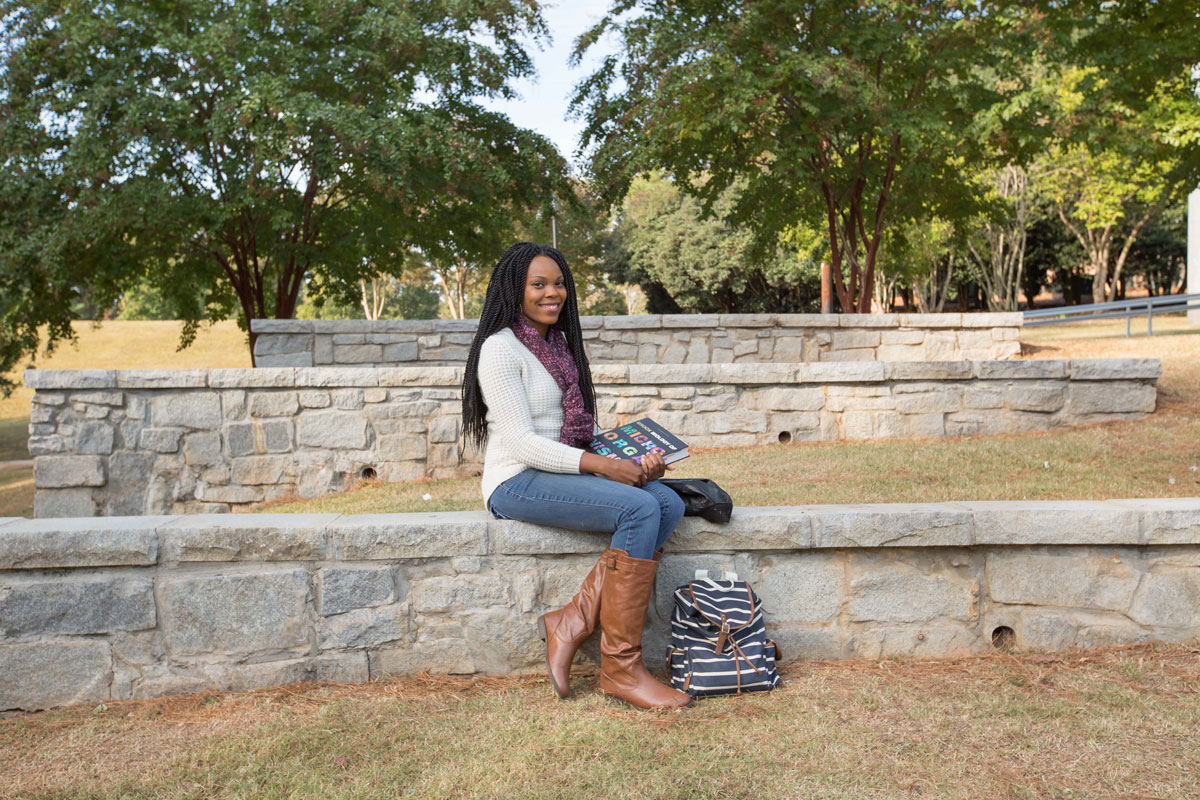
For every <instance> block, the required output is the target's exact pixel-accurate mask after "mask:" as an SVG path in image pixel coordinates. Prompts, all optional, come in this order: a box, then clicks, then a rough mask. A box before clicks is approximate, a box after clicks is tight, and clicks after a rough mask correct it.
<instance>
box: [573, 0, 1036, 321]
mask: <svg viewBox="0 0 1200 800" xmlns="http://www.w3.org/2000/svg"><path fill="white" fill-rule="evenodd" d="M1021 14H1022V11H1021V8H1020V4H1017V3H1009V2H985V3H979V4H975V3H969V4H964V3H958V2H952V0H887V1H886V2H877V3H858V2H849V0H808V2H794V0H747V2H742V3H727V2H721V0H684V1H682V2H664V1H663V0H641V1H639V0H618V1H617V2H615V3H614V4H613V6H612V9H611V11H610V13H609V14H608V16H606V17H605V18H604V19H603V20H602V21H601V22H600V23H598V24H597V25H596V26H595V27H594V28H593V29H592V30H591V31H589V32H588V33H587V34H585V35H584V36H583V37H582V38H581V40H580V41H579V43H578V45H577V50H576V53H577V56H578V55H579V54H581V53H582V52H584V51H586V50H587V48H588V47H589V46H590V45H591V44H592V43H593V42H595V41H597V40H598V39H599V38H600V37H601V36H603V35H605V34H606V33H610V32H611V33H615V34H616V36H617V37H618V38H619V39H620V41H621V47H620V55H614V56H610V57H608V58H606V59H605V61H604V62H603V64H602V65H601V67H600V68H599V69H598V70H596V71H595V72H594V73H593V74H592V75H591V76H590V77H588V78H587V79H585V81H584V82H583V83H581V85H580V86H579V87H578V89H577V92H576V96H575V99H574V102H573V107H574V108H575V109H576V110H577V111H579V112H580V113H581V114H583V115H585V118H586V122H587V126H586V128H585V131H584V144H585V145H590V144H594V145H595V150H594V153H593V156H592V159H591V172H592V175H593V176H595V178H596V180H598V181H603V182H604V183H605V184H606V186H607V187H608V188H607V192H608V196H609V197H610V198H615V197H620V196H621V195H622V194H623V193H624V190H625V189H626V188H627V187H628V186H629V184H630V182H631V181H632V180H633V177H634V176H635V175H637V174H639V173H643V172H646V171H648V170H650V169H653V168H662V169H664V170H665V171H666V172H667V173H668V174H670V175H671V176H673V177H674V178H675V180H676V181H677V182H678V184H679V185H680V186H681V187H682V188H684V189H685V190H686V191H687V192H689V193H691V194H693V195H695V196H696V197H698V198H700V199H701V200H702V202H703V204H704V208H705V210H706V211H711V210H712V208H713V206H714V205H715V204H716V203H717V201H718V199H719V198H720V197H722V195H723V194H724V193H725V192H726V191H728V190H729V189H731V188H732V187H734V186H735V185H739V186H741V191H740V192H739V194H738V199H737V202H736V203H735V204H734V206H733V207H732V209H731V214H730V216H729V218H728V221H729V222H730V223H731V224H734V225H739V226H741V225H747V226H749V227H751V228H752V229H753V230H754V232H755V233H756V249H757V250H758V251H759V252H760V253H770V252H771V251H772V250H773V248H774V247H775V246H776V243H777V241H778V237H779V236H780V235H781V234H782V233H784V232H785V231H787V230H789V229H791V228H793V227H794V226H796V225H797V224H804V223H805V222H806V221H816V220H822V223H821V224H822V226H823V227H824V228H825V229H826V231H827V235H828V240H829V248H830V254H831V261H832V265H833V267H834V269H833V273H834V279H835V289H836V291H837V295H838V299H839V302H840V304H841V307H842V309H843V310H844V311H848V312H849V311H858V312H865V311H868V310H869V308H870V304H871V298H872V295H873V291H874V281H875V269H876V259H877V257H878V253H879V248H880V245H881V243H882V242H883V238H884V234H885V231H886V229H887V226H888V224H889V220H891V219H901V220H902V219H905V218H908V217H909V216H910V214H911V208H912V207H913V206H915V205H918V204H920V203H927V204H933V205H935V206H937V208H936V209H935V210H936V211H938V212H939V215H940V216H942V217H944V218H953V217H954V216H956V215H958V214H960V213H962V212H961V209H962V208H963V207H965V206H966V205H968V204H969V197H967V195H966V192H965V186H964V182H963V181H961V179H960V177H959V174H958V169H957V166H956V165H957V164H959V163H962V162H963V161H964V160H965V161H967V162H968V163H977V164H980V165H983V164H985V162H986V161H987V159H988V158H990V157H991V155H992V151H995V150H998V149H1002V148H991V150H989V149H987V148H984V147H983V146H982V144H983V143H984V142H986V141H987V140H988V138H989V133H988V132H989V131H993V130H994V129H996V126H998V124H999V121H1000V120H1001V115H1000V114H994V113H992V112H993V111H996V110H997V109H998V108H999V107H1000V106H1001V105H1002V103H1003V101H1005V100H1006V98H1007V97H1009V96H1010V95H1016V94H1018V91H1019V89H1020V86H1019V82H1017V81H1007V82H1006V81H1001V80H997V79H996V78H995V76H996V75H1002V74H1007V73H1010V72H1013V73H1014V74H1015V71H1013V70H1006V69H1005V68H1004V63H1005V61H1006V60H1008V59H1017V58H1019V57H1020V55H1021V53H1022V52H1023V47H1024V44H1023V43H1024V41H1025V40H1024V32H1025V29H1024V24H1023V23H1024V20H1023V18H1022V16H1021ZM1008 111H1009V112H1012V113H1009V118H1008V119H1007V120H1006V121H1005V124H1007V125H1014V124H1018V123H1022V124H1023V121H1024V119H1025V118H1024V117H1022V116H1021V115H1020V114H1019V113H1015V112H1014V110H1013V109H1008ZM1012 141H1013V142H1015V141H1016V139H1015V138H1014V139H1013V140H1012Z"/></svg>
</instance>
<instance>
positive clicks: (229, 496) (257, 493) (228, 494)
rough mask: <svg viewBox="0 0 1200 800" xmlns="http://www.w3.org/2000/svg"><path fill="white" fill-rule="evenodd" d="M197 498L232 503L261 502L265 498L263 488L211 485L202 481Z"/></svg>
mask: <svg viewBox="0 0 1200 800" xmlns="http://www.w3.org/2000/svg"><path fill="white" fill-rule="evenodd" d="M196 499H197V500H203V501H205V502H210V503H229V504H232V505H242V504H245V503H260V502H262V500H263V490H262V489H260V488H257V487H251V486H209V485H207V484H204V483H201V484H200V485H199V486H197V487H196Z"/></svg>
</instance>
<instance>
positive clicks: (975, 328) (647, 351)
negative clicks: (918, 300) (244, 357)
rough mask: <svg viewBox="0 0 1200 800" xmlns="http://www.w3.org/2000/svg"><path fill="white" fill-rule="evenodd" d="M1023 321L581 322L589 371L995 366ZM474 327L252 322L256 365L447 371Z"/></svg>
mask: <svg viewBox="0 0 1200 800" xmlns="http://www.w3.org/2000/svg"><path fill="white" fill-rule="evenodd" d="M1021 319H1022V317H1021V314H1019V313H1001V314H645V315H640V316H621V317H584V318H583V320H582V327H583V336H584V341H585V343H586V346H587V351H588V358H589V359H590V360H591V362H592V363H593V364H625V363H631V364H685V363H686V364H706V363H712V364H727V363H738V364H740V363H747V362H775V363H788V364H791V363H797V362H813V361H960V360H965V361H992V360H997V359H1005V358H1012V357H1013V356H1016V355H1019V354H1020V352H1021V343H1020V342H1019V341H1018V334H1019V331H1020V326H1021ZM478 322H479V321H478V320H475V319H468V320H450V319H445V320H375V321H372V320H291V319H287V320H275V319H256V320H252V321H251V323H250V325H251V330H253V331H254V332H255V333H256V334H258V339H257V341H256V342H255V345H254V358H255V364H257V365H258V366H260V367H314V366H316V367H320V366H338V367H387V366H401V365H417V364H424V365H429V366H446V365H450V366H453V365H455V364H461V363H463V362H464V361H466V360H467V350H468V349H469V347H470V344H471V339H472V337H474V335H475V329H476V326H477V324H478Z"/></svg>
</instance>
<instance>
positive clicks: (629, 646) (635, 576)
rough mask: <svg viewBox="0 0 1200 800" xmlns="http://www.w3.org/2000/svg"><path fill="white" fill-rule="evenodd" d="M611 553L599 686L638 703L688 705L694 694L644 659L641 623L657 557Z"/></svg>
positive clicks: (602, 612) (603, 597)
mask: <svg viewBox="0 0 1200 800" xmlns="http://www.w3.org/2000/svg"><path fill="white" fill-rule="evenodd" d="M612 552H615V553H616V555H615V557H613V558H611V559H609V560H608V563H607V564H606V565H605V575H604V581H603V586H602V587H601V591H600V690H601V691H603V692H604V693H605V694H609V695H612V696H613V697H616V698H618V699H621V700H624V701H625V702H626V703H629V704H630V705H634V706H637V707H638V708H679V707H680V706H686V705H689V704H690V703H691V702H692V698H690V697H688V696H687V695H686V694H684V693H683V692H679V691H676V690H675V689H672V688H671V687H670V686H666V685H664V684H662V683H660V682H659V681H657V680H655V679H654V676H652V675H651V674H650V673H649V672H647V671H646V666H645V664H643V663H642V626H643V624H644V623H645V619H646V606H647V604H648V603H649V602H650V588H651V587H652V586H653V585H654V572H655V570H656V569H658V562H657V561H654V560H653V559H643V558H630V557H629V556H628V555H627V554H626V553H625V551H624V550H616V551H612Z"/></svg>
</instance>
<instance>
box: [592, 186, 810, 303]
mask: <svg viewBox="0 0 1200 800" xmlns="http://www.w3.org/2000/svg"><path fill="white" fill-rule="evenodd" d="M736 202H737V194H736V191H735V190H732V189H731V190H727V191H726V192H724V193H723V194H722V195H721V196H720V197H718V198H717V200H716V202H715V203H714V204H713V207H712V209H711V210H712V214H711V215H709V216H705V215H704V213H703V212H702V209H701V206H700V203H699V202H698V201H697V200H696V199H695V198H694V197H692V196H690V195H688V194H685V193H684V192H682V191H681V190H680V189H679V187H678V186H676V185H675V184H674V183H673V182H672V181H670V180H667V179H666V178H664V177H662V176H661V175H657V174H655V175H651V176H649V177H643V178H637V179H635V180H634V181H633V183H632V185H631V186H630V188H629V192H628V194H627V195H626V197H625V203H624V206H623V209H622V214H621V216H620V220H619V222H618V224H617V229H616V232H615V239H616V245H617V247H618V248H619V250H620V253H619V255H618V260H619V262H620V263H621V264H622V265H623V266H624V273H623V277H624V278H625V279H627V280H629V281H631V282H635V283H638V284H640V285H641V287H642V290H643V291H644V292H645V293H646V296H647V298H648V301H649V310H650V311H651V312H652V313H679V312H688V313H712V312H720V313H738V312H768V311H770V312H806V311H815V310H818V309H819V306H820V295H821V289H820V277H819V272H818V270H817V268H815V267H814V266H813V262H812V259H811V258H809V259H801V258H798V257H797V256H796V255H793V254H790V253H787V252H786V251H784V250H783V249H781V248H777V249H776V251H775V252H774V253H773V257H772V258H770V259H767V260H766V261H763V260H762V259H752V257H751V245H752V234H751V233H750V232H749V231H748V230H746V229H744V228H737V227H734V226H733V225H731V224H729V223H728V222H726V221H725V219H726V216H727V215H728V214H729V213H730V211H731V209H732V207H733V206H734V204H735V203H736Z"/></svg>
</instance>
